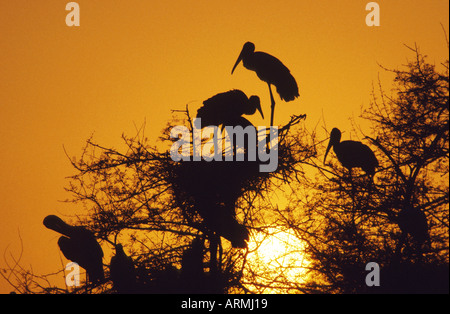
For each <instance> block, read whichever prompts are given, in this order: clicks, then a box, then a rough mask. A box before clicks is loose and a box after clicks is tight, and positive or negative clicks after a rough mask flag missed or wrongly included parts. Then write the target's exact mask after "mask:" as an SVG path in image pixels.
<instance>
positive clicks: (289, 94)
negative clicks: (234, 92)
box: [231, 42, 299, 125]
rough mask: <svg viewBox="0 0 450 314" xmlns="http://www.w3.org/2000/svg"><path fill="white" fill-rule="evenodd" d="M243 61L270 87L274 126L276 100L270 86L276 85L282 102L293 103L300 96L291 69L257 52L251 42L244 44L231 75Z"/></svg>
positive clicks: (246, 66)
mask: <svg viewBox="0 0 450 314" xmlns="http://www.w3.org/2000/svg"><path fill="white" fill-rule="evenodd" d="M241 61H242V62H243V64H244V67H245V68H246V69H249V70H252V71H255V72H256V74H257V75H258V77H259V79H260V80H262V81H264V82H266V83H267V85H268V86H269V92H270V100H271V117H270V125H273V117H274V110H275V100H274V98H273V94H272V88H271V86H270V85H274V86H275V87H276V88H277V92H278V94H279V95H280V97H281V99H282V100H285V101H292V100H294V99H295V98H297V97H298V96H299V93H298V85H297V82H296V81H295V79H294V77H293V76H292V74H291V72H290V71H289V69H288V68H287V67H286V66H285V65H284V64H283V63H282V62H281V61H280V60H278V59H277V58H275V57H274V56H271V55H269V54H267V53H265V52H261V51H255V45H254V44H253V43H251V42H246V43H245V44H244V47H243V48H242V51H241V53H240V54H239V57H238V59H237V61H236V63H235V64H234V66H233V69H232V70H231V74H233V72H234V70H235V69H236V67H237V65H238V64H239V63H240V62H241Z"/></svg>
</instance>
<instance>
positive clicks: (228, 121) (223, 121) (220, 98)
mask: <svg viewBox="0 0 450 314" xmlns="http://www.w3.org/2000/svg"><path fill="white" fill-rule="evenodd" d="M256 110H258V111H259V112H260V113H261V116H262V118H263V119H264V114H263V112H262V109H261V103H260V100H259V97H258V96H250V98H249V97H247V95H245V93H244V92H243V91H241V90H238V89H233V90H230V91H228V92H224V93H219V94H217V95H214V96H213V97H211V98H208V99H207V100H205V101H204V102H203V106H202V107H201V108H200V109H198V111H197V118H201V119H202V120H201V121H202V125H203V126H209V125H215V126H219V125H223V126H226V125H232V124H233V123H234V121H235V120H236V119H238V118H239V117H241V116H242V115H244V114H246V115H253V114H255V112H256ZM195 122H196V127H198V128H199V125H198V120H196V121H195Z"/></svg>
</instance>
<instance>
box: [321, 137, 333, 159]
mask: <svg viewBox="0 0 450 314" xmlns="http://www.w3.org/2000/svg"><path fill="white" fill-rule="evenodd" d="M331 146H333V141H332V140H331V138H330V141H329V142H328V147H327V150H326V151H325V157H324V158H323V163H324V164H325V159H327V155H328V152H329V151H330V149H331Z"/></svg>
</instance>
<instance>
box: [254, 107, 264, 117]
mask: <svg viewBox="0 0 450 314" xmlns="http://www.w3.org/2000/svg"><path fill="white" fill-rule="evenodd" d="M256 109H258V111H259V113H260V114H261V117H262V118H263V120H264V113H263V111H262V108H261V104H257V105H256Z"/></svg>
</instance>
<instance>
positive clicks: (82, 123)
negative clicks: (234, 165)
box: [0, 0, 449, 293]
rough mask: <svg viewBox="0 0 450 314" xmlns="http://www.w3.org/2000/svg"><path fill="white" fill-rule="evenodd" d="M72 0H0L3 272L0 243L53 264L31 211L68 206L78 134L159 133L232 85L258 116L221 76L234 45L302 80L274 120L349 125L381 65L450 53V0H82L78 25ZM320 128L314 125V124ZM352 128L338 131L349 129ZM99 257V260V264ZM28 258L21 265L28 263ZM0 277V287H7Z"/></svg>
mask: <svg viewBox="0 0 450 314" xmlns="http://www.w3.org/2000/svg"><path fill="white" fill-rule="evenodd" d="M68 2H69V1H61V0H58V1H56V0H41V1H25V0H14V1H6V0H0V75H1V77H2V82H1V84H0V145H1V146H0V149H1V158H0V215H1V216H0V217H1V218H0V256H2V257H0V268H2V267H5V266H6V265H5V262H4V260H3V253H4V252H5V251H6V253H7V254H6V256H7V258H8V261H9V262H11V259H10V258H9V254H13V255H15V256H18V254H19V252H20V240H19V232H20V236H21V237H22V240H23V247H24V253H23V259H22V264H23V266H25V267H28V266H29V265H31V266H32V267H33V271H34V272H35V273H37V274H45V273H50V272H54V271H55V270H57V269H59V268H60V267H61V263H60V260H59V253H58V248H57V244H56V241H57V238H58V237H57V235H56V233H55V232H52V231H50V230H46V229H45V228H44V227H43V225H42V219H43V218H44V217H45V216H46V215H47V214H50V213H61V214H70V213H71V211H73V210H75V209H81V208H80V207H78V208H77V207H74V206H73V205H68V204H66V203H62V202H60V201H61V200H64V199H67V198H70V195H69V194H67V193H66V192H65V191H64V189H63V188H64V186H67V183H68V181H67V179H66V177H67V176H69V175H71V174H73V173H74V170H73V169H72V168H71V166H70V164H69V161H68V160H67V157H66V156H65V153H64V150H63V145H64V147H65V148H66V150H67V152H68V154H69V155H70V156H78V157H79V156H80V153H81V148H82V146H83V144H84V142H85V140H86V139H87V138H88V137H89V136H90V135H91V134H94V138H95V139H96V140H97V141H98V142H100V143H101V144H103V145H105V146H114V147H120V145H121V140H120V136H121V134H122V133H125V134H128V135H134V134H135V125H136V126H137V127H140V126H141V125H142V124H143V123H144V121H146V124H147V126H146V132H147V136H148V137H149V138H151V139H156V137H158V135H159V132H160V131H161V129H162V128H163V127H164V126H165V124H166V122H167V120H168V119H170V117H171V113H170V110H171V109H184V107H185V105H186V104H187V103H190V104H191V106H192V110H194V112H195V110H196V109H197V107H198V106H199V105H200V104H201V102H202V101H203V100H204V99H206V98H209V97H211V96H212V95H214V94H216V93H219V92H224V91H227V90H229V89H232V88H239V89H242V90H243V91H244V92H246V93H247V95H253V94H255V95H259V96H260V98H261V101H262V107H263V110H264V111H265V115H266V121H262V120H261V118H257V117H256V116H255V117H252V121H253V122H254V124H255V125H265V124H269V122H268V119H269V117H270V99H269V93H268V90H267V85H266V84H265V83H263V82H261V81H259V80H258V78H257V77H256V75H255V73H253V72H251V71H248V70H246V69H245V68H244V67H243V66H242V64H241V65H240V66H239V67H238V68H236V71H235V72H234V74H233V75H230V72H231V68H232V66H233V64H234V62H235V61H236V58H237V57H238V54H239V52H240V50H241V48H242V45H243V44H244V43H245V42H246V41H252V42H253V43H255V45H256V50H261V51H265V52H268V53H270V54H272V55H274V56H276V57H278V58H279V59H280V60H282V62H283V63H284V64H285V65H286V66H288V67H289V69H290V70H291V73H292V74H293V75H294V77H295V78H296V79H297V82H298V85H299V87H300V95H301V96H300V98H299V99H297V100H295V101H293V102H289V103H282V102H281V101H280V99H279V98H278V95H276V98H275V100H276V102H277V107H276V113H275V124H283V123H285V122H286V121H287V120H288V118H289V115H290V114H302V113H306V114H307V115H308V118H307V122H308V125H310V126H313V125H315V124H316V123H317V122H318V121H319V120H320V119H323V118H324V119H325V123H326V125H327V127H328V129H331V128H332V127H334V126H337V127H339V128H340V129H341V130H343V131H345V130H349V128H350V122H349V118H351V117H352V116H353V117H357V116H358V115H359V113H360V106H362V105H367V104H368V103H369V101H370V92H371V89H372V83H373V82H375V81H376V80H377V78H378V75H379V74H380V77H381V79H382V80H383V83H384V85H385V86H386V88H387V89H389V88H390V83H391V79H392V75H388V74H386V73H384V72H383V71H382V70H381V69H380V68H379V66H378V64H377V63H379V64H382V65H383V66H386V67H391V68H396V67H398V66H400V65H402V64H405V63H406V62H407V58H412V57H413V55H412V54H411V53H410V51H409V50H408V49H407V48H405V47H404V45H403V44H408V45H414V43H417V44H418V45H419V47H420V49H421V51H423V52H424V53H426V54H427V55H429V56H430V59H429V61H430V62H435V63H436V64H439V63H440V62H441V61H442V60H443V59H444V58H445V57H446V56H447V55H448V50H447V47H446V43H445V37H444V34H443V31H442V28H441V25H440V23H442V24H443V25H444V26H445V29H446V31H447V33H448V24H449V15H448V10H449V2H448V1H447V0H428V1H424V0H420V1H419V0H395V1H392V0H390V1H387V0H384V1H377V2H378V4H379V5H380V9H381V26H380V27H368V26H367V25H366V24H365V17H366V14H367V13H368V12H366V11H365V6H366V4H367V3H368V2H370V1H368V0H364V1H363V0H347V1H335V0H320V1H310V0H308V1H306V0H284V1H281V0H280V1H261V0H252V1H248V0H239V1H235V0H227V1H211V0H208V1H204V0H195V1H193V0H189V1H187V0H176V1H175V0H173V1H172V0H166V1H138V0H126V1H125V0H115V1H106V0H96V1H90V0H80V1H77V2H78V3H79V5H80V9H81V12H80V13H81V19H80V21H81V26H80V27H72V28H70V27H68V26H66V24H65V17H66V14H67V13H68V12H66V11H65V5H66V3H68ZM320 125H323V123H322V122H321V124H320ZM348 136H349V132H347V133H344V135H343V137H344V138H348ZM107 262H109V261H107ZM28 268H29V267H28ZM10 290H11V289H10V288H9V287H6V286H5V282H4V281H3V279H2V278H0V292H2V293H5V292H9V291H10Z"/></svg>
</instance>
